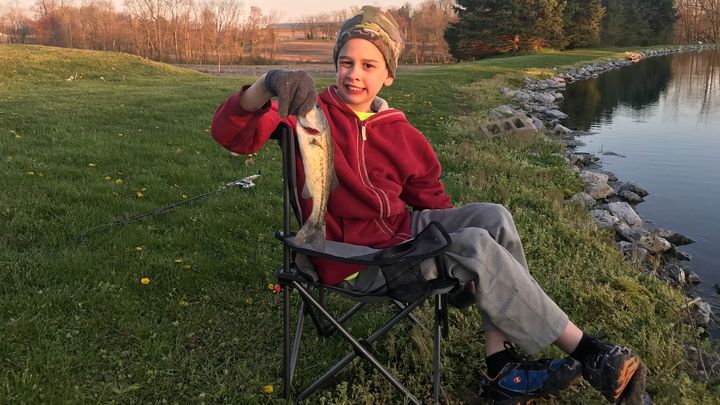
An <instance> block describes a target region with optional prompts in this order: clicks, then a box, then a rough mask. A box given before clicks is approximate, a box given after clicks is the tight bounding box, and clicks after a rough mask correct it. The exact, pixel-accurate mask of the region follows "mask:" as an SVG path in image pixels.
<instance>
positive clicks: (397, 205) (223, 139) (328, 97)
mask: <svg viewBox="0 0 720 405" xmlns="http://www.w3.org/2000/svg"><path fill="white" fill-rule="evenodd" d="M246 88H247V87H246ZM241 94H242V90H241V91H240V92H238V93H236V94H234V95H233V96H231V97H230V98H229V99H228V100H227V101H225V102H224V103H223V104H221V105H220V106H219V107H218V109H217V110H216V111H215V115H214V117H213V122H212V136H213V138H215V140H216V141H217V142H219V143H220V144H221V145H223V146H224V147H225V148H227V149H229V150H231V151H233V152H236V153H242V154H248V153H254V152H256V151H257V150H258V149H260V148H261V147H262V146H263V145H264V144H265V142H266V141H267V140H268V138H269V137H270V135H271V134H272V132H273V131H274V130H275V129H276V128H277V127H278V125H280V124H287V125H289V126H290V127H291V128H292V129H293V131H294V130H295V117H294V116H290V117H288V118H286V119H282V118H280V116H279V115H278V112H277V103H276V102H272V103H270V102H268V103H267V104H266V105H264V106H263V108H262V109H260V110H258V111H255V112H248V111H245V110H243V109H242V108H241V107H240V103H239V98H240V95H241ZM376 104H379V105H380V108H379V111H378V113H377V114H375V115H373V116H372V117H370V118H368V119H366V120H365V121H360V119H359V118H358V117H357V115H356V114H355V113H354V112H353V111H352V110H351V109H350V108H349V107H348V106H347V105H345V104H344V103H343V102H342V100H340V98H339V97H338V96H337V94H336V92H335V86H332V87H328V88H327V89H325V90H324V91H323V92H322V93H321V94H320V95H319V97H318V105H320V107H321V108H322V110H323V112H324V113H325V116H326V117H327V118H328V122H329V123H330V131H331V133H332V143H333V150H334V162H335V172H336V174H337V178H338V180H339V182H340V186H339V187H338V188H337V189H335V190H334V191H333V192H332V193H331V194H330V198H329V201H328V210H327V215H326V219H327V239H328V240H333V241H338V242H346V243H352V244H355V245H363V246H371V247H376V248H383V247H388V246H392V245H395V244H397V243H399V242H402V241H404V240H407V239H410V238H412V232H411V230H410V210H409V209H408V206H409V207H412V208H413V209H415V210H422V209H428V208H450V207H452V205H451V203H450V197H449V196H448V195H447V194H446V193H445V189H444V187H443V185H442V183H440V180H439V179H440V162H439V161H438V159H437V156H436V155H435V151H434V150H433V148H432V146H431V145H430V143H429V142H428V141H427V139H425V137H424V136H423V135H422V134H421V133H420V132H419V131H418V130H417V129H415V128H414V127H413V126H412V125H410V123H409V122H408V121H407V119H406V118H405V114H403V113H402V112H401V111H399V110H395V109H390V108H388V107H387V104H386V103H385V102H384V101H383V100H381V99H379V98H376ZM299 155H300V154H298V195H300V194H301V192H302V188H303V185H304V183H305V174H304V172H303V170H302V160H301V158H300V156H299ZM300 206H301V211H302V217H303V221H305V220H306V219H307V217H308V216H309V215H310V212H311V210H312V199H301V201H300ZM313 263H314V264H315V267H316V271H317V273H318V276H319V278H320V281H321V282H322V283H324V284H336V283H338V282H340V281H342V280H344V279H345V278H346V277H347V276H349V275H351V274H353V273H355V272H357V271H359V270H360V269H361V268H362V266H354V265H348V264H342V263H336V262H330V261H327V260H318V259H314V260H313Z"/></svg>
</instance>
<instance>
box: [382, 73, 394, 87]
mask: <svg viewBox="0 0 720 405" xmlns="http://www.w3.org/2000/svg"><path fill="white" fill-rule="evenodd" d="M393 80H395V78H394V77H392V76H390V75H388V77H387V78H385V81H384V82H383V84H384V85H385V87H387V86H390V85H391V84H393Z"/></svg>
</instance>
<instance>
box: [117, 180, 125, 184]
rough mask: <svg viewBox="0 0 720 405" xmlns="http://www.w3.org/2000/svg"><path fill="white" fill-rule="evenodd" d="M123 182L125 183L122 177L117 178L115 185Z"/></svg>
mask: <svg viewBox="0 0 720 405" xmlns="http://www.w3.org/2000/svg"><path fill="white" fill-rule="evenodd" d="M123 183H125V180H123V179H117V180H115V184H117V185H120V184H123Z"/></svg>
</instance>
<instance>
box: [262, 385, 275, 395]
mask: <svg viewBox="0 0 720 405" xmlns="http://www.w3.org/2000/svg"><path fill="white" fill-rule="evenodd" d="M263 392H264V393H266V394H272V392H273V386H272V385H270V384H268V385H266V386H264V387H263Z"/></svg>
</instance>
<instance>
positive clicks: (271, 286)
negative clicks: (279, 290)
mask: <svg viewBox="0 0 720 405" xmlns="http://www.w3.org/2000/svg"><path fill="white" fill-rule="evenodd" d="M267 288H268V290H270V291H272V290H274V289H275V285H274V284H273V283H270V284H268V287H267Z"/></svg>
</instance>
